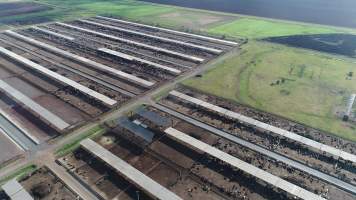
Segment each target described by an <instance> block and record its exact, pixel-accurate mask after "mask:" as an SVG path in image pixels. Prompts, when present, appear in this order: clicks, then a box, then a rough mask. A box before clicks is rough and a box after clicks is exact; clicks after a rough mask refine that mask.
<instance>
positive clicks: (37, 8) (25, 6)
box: [0, 2, 51, 17]
mask: <svg viewBox="0 0 356 200" xmlns="http://www.w3.org/2000/svg"><path fill="white" fill-rule="evenodd" d="M49 9H51V8H50V7H48V6H45V5H41V4H37V3H30V2H15V3H0V17H7V16H14V15H19V14H27V13H34V12H41V11H45V10H49Z"/></svg>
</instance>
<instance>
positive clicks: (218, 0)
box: [145, 0, 356, 27]
mask: <svg viewBox="0 0 356 200" xmlns="http://www.w3.org/2000/svg"><path fill="white" fill-rule="evenodd" d="M145 1H148V2H153V3H161V4H170V5H176V6H182V7H190V8H198V9H206V10H213V11H221V12H230V13H237V14H245V15H254V16H260V17H268V18H275V19H285V20H292V21H301V22H309V23H316V24H325V25H332V26H344V27H356V21H355V20H351V19H353V18H355V17H356V12H355V11H354V8H355V7H356V1H354V0H338V1H335V0H298V1H296V0H269V1H266V0H206V1H201V0H145Z"/></svg>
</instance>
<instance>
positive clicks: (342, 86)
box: [0, 0, 356, 141]
mask: <svg viewBox="0 0 356 200" xmlns="http://www.w3.org/2000/svg"><path fill="white" fill-rule="evenodd" d="M0 1H1V0H0ZM36 2H42V3H46V4H49V5H51V6H53V7H54V10H52V11H46V12H44V13H35V14H30V15H20V16H17V18H31V17H34V18H36V17H47V18H48V19H49V20H50V21H52V20H72V19H76V18H79V17H89V16H95V15H113V16H117V17H122V18H126V19H130V20H135V21H141V22H144V23H148V24H154V25H160V26H165V27H170V28H175V29H179V30H189V31H194V32H204V33H205V34H211V35H224V36H226V37H228V38H240V37H244V38H248V39H249V43H248V44H247V45H245V46H243V51H242V52H241V55H240V54H236V55H234V56H231V57H230V58H229V59H227V60H225V61H223V62H221V63H220V64H218V65H217V66H216V67H215V68H214V69H213V70H210V71H209V72H208V73H206V74H205V75H204V76H203V78H195V79H191V80H188V81H186V82H185V84H187V85H189V86H192V87H196V88H198V89H200V90H203V91H206V92H210V93H212V94H215V95H218V96H222V97H225V98H228V99H230V100H234V101H236V102H240V103H244V104H248V105H250V106H253V107H256V108H258V109H261V110H265V111H268V112H271V113H275V114H278V115H281V116H284V117H287V118H290V119H293V120H296V121H299V122H302V123H305V124H308V125H310V126H314V127H316V128H319V129H323V130H325V131H328V132H332V133H333V134H335V135H338V136H340V137H344V138H347V139H350V140H353V141H356V134H355V132H356V130H355V125H354V126H351V125H350V124H347V123H344V122H342V121H341V120H340V119H339V118H338V117H337V115H336V113H337V112H339V111H340V110H342V108H343V106H344V105H343V104H344V103H345V102H344V99H345V98H346V97H347V96H348V94H349V93H351V92H355V91H356V82H355V80H352V81H347V80H345V77H346V74H347V73H348V72H350V71H355V69H356V64H354V62H355V60H352V59H346V58H342V57H338V56H334V55H328V54H321V53H316V52H313V51H308V50H302V49H296V48H291V47H286V46H282V45H277V44H271V43H265V42H259V41H258V40H256V39H260V38H265V37H271V36H287V35H297V34H322V33H354V34H355V33H356V31H355V30H353V29H346V28H337V27H329V26H319V25H311V24H303V23H294V22H288V21H281V20H270V19H262V18H257V17H247V16H239V15H233V14H223V13H216V12H210V11H200V10H199V11H198V10H193V9H185V8H178V7H173V6H164V5H157V4H150V3H144V2H139V1H134V0H106V1H101V2H98V1H93V0H76V1H73V0H39V1H36ZM0 20H3V19H0ZM1 27H4V26H0V28H1ZM340 58H341V59H344V61H343V60H340ZM282 80H283V83H282ZM278 81H279V83H280V84H278V85H277V84H276V83H277V82H278ZM271 84H274V85H273V86H272V85H271Z"/></svg>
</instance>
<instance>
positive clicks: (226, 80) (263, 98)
mask: <svg viewBox="0 0 356 200" xmlns="http://www.w3.org/2000/svg"><path fill="white" fill-rule="evenodd" d="M355 69H356V64H355V63H354V61H350V60H345V61H343V60H340V59H338V58H337V57H334V56H332V55H326V54H319V53H315V52H312V51H307V50H302V49H295V48H289V47H285V46H282V45H275V44H270V43H263V42H254V41H251V42H249V43H248V44H247V45H245V46H244V47H243V50H242V52H241V55H235V56H231V57H230V58H228V59H227V60H225V61H223V62H221V63H220V64H218V65H217V66H216V68H214V69H212V70H210V71H208V72H207V73H206V74H204V75H203V77H202V78H193V79H190V80H187V81H185V82H184V84H185V85H188V86H191V87H194V88H197V89H199V90H202V91H205V92H208V93H211V94H214V95H217V96H221V97H224V98H227V99H229V100H233V101H236V102H239V103H243V104H247V105H249V106H252V107H255V108H258V109H261V110H264V111H267V112H271V113H274V114H277V115H281V116H284V117H287V118H290V119H293V120H296V121H299V122H302V123H304V124H307V125H310V126H313V127H316V128H319V129H323V130H325V131H328V132H332V133H333V134H335V135H337V136H339V137H344V138H347V139H350V140H353V141H356V134H355V132H356V126H355V125H351V124H349V123H344V122H342V120H341V119H340V118H338V117H337V115H336V113H337V112H338V111H342V109H343V108H344V107H345V99H346V98H347V97H348V96H349V95H350V93H351V92H354V91H356V79H353V80H346V79H345V78H346V74H347V73H348V72H350V71H351V70H355ZM222 80H223V81H222ZM278 83H279V84H278Z"/></svg>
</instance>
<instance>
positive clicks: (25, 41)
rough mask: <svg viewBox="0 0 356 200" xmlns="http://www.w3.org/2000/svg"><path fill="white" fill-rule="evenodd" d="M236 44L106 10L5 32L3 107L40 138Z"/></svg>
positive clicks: (0, 67)
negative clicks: (116, 16) (120, 17)
mask: <svg viewBox="0 0 356 200" xmlns="http://www.w3.org/2000/svg"><path fill="white" fill-rule="evenodd" d="M236 46H238V43H235V42H231V41H225V40H219V39H213V38H209V37H203V36H197V35H193V34H186V33H181V32H177V31H170V30H166V29H160V28H155V27H150V26H146V25H140V24H136V23H131V22H125V21H121V20H118V19H113V18H107V17H100V16H98V17H94V18H90V19H85V20H82V19H78V20H75V21H70V22H64V23H62V22H57V23H52V24H47V25H41V26H38V27H30V28H27V29H20V30H14V31H10V30H9V31H4V32H2V33H0V81H1V82H2V83H3V84H2V86H3V87H2V88H0V109H1V110H2V111H4V113H6V115H7V116H8V119H9V120H10V121H11V122H13V124H16V125H19V126H20V129H21V130H25V131H24V135H26V137H29V138H31V139H33V140H34V141H36V142H35V143H36V144H41V143H44V142H45V141H48V140H49V139H51V138H53V137H55V136H58V135H60V134H63V133H68V132H70V131H71V130H73V129H74V128H76V127H78V126H81V125H83V124H85V123H87V122H88V121H91V120H95V119H98V117H100V116H101V115H103V114H105V113H107V112H108V111H111V110H113V109H116V108H119V107H121V106H122V105H123V104H125V103H127V102H128V101H129V100H131V99H133V98H135V97H137V96H142V95H144V94H146V93H147V92H149V91H150V90H152V89H155V88H157V87H159V86H161V85H163V84H164V83H166V82H168V81H171V80H173V79H175V78H176V77H178V76H181V75H184V74H185V73H186V72H188V71H191V70H193V69H195V68H197V67H199V66H200V65H203V64H206V63H207V62H209V61H210V60H212V59H214V58H216V57H217V56H219V55H222V54H224V53H226V52H228V51H230V50H231V49H233V48H235V47H236ZM9 88H11V91H10V90H9ZM14 94H15V95H14ZM31 105H36V106H35V107H34V106H31ZM46 116H50V118H48V117H46ZM55 121H56V123H53V122H55ZM59 122H60V123H59ZM3 126H4V125H3ZM15 142H16V141H15ZM17 142H21V141H17Z"/></svg>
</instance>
